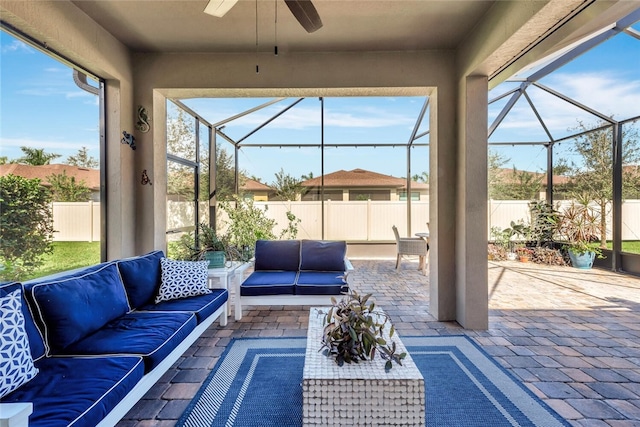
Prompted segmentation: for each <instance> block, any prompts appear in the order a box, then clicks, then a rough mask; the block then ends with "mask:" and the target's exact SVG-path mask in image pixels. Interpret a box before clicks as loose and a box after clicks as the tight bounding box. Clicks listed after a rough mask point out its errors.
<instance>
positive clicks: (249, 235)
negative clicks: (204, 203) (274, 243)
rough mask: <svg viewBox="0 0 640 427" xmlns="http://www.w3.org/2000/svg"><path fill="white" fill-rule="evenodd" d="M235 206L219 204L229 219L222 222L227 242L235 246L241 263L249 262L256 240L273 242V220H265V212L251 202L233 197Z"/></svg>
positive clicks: (226, 202) (226, 203) (274, 223)
mask: <svg viewBox="0 0 640 427" xmlns="http://www.w3.org/2000/svg"><path fill="white" fill-rule="evenodd" d="M233 200H234V201H235V206H233V205H232V204H231V203H230V202H229V201H225V202H222V203H220V208H221V209H222V210H223V211H225V212H226V214H227V216H228V217H229V220H228V221H225V222H224V224H223V225H224V226H226V227H227V233H228V235H229V242H230V243H231V244H232V245H233V246H235V252H236V253H237V255H238V256H239V258H238V259H240V260H241V261H249V260H250V259H251V258H253V252H254V250H255V247H256V241H258V240H274V239H275V238H276V236H275V234H273V228H274V227H275V226H276V222H275V220H273V219H271V218H267V216H266V213H265V212H266V210H267V209H268V207H265V210H262V209H260V208H258V207H256V206H255V205H254V204H253V200H248V199H242V198H240V197H238V196H235V195H234V196H233Z"/></svg>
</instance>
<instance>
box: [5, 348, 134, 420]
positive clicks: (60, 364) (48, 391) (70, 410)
mask: <svg viewBox="0 0 640 427" xmlns="http://www.w3.org/2000/svg"><path fill="white" fill-rule="evenodd" d="M36 367H37V368H38V369H39V370H40V373H39V374H38V375H36V377H35V378H34V379H32V380H31V381H29V382H28V383H27V384H25V385H23V386H22V387H20V388H19V389H17V390H16V391H14V392H13V393H10V394H8V395H7V396H5V397H4V398H3V399H2V402H3V403H12V402H33V414H32V415H31V416H30V417H29V426H30V427H50V426H69V425H73V426H74V427H85V426H86V427H94V426H96V425H97V424H98V423H99V422H100V420H102V419H103V418H104V417H105V415H107V414H108V413H109V412H110V411H111V410H112V409H113V408H114V407H115V406H116V405H117V404H118V403H119V402H120V401H121V400H122V398H123V397H124V396H125V395H126V394H127V393H129V391H131V389H133V387H134V386H135V385H136V384H137V383H138V381H140V379H141V378H142V376H143V375H144V362H143V361H142V358H141V357H119V356H114V357H50V358H45V359H41V360H38V361H37V362H36ZM88 374H89V375H88Z"/></svg>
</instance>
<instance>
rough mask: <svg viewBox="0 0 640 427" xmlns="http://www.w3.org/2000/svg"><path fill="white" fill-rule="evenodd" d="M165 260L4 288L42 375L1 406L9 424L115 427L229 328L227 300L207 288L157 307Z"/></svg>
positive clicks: (154, 257) (141, 259)
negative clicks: (212, 333)
mask: <svg viewBox="0 0 640 427" xmlns="http://www.w3.org/2000/svg"><path fill="white" fill-rule="evenodd" d="M163 257H164V254H163V253H162V252H161V251H154V252H151V253H149V254H146V255H143V256H138V257H133V258H128V259H123V260H119V261H113V262H107V263H103V264H99V265H95V266H91V267H88V268H84V269H81V270H79V271H74V272H69V273H66V274H60V275H56V276H53V277H45V278H41V279H38V280H35V281H31V282H26V283H24V284H22V283H9V284H3V285H0V300H2V301H3V304H4V303H5V302H7V301H9V302H13V303H14V307H15V303H17V302H19V306H20V307H21V314H22V316H21V317H22V318H23V319H24V321H23V326H24V331H25V332H26V337H27V339H28V347H29V349H30V353H31V358H32V359H33V361H34V362H33V367H35V369H37V374H35V376H34V377H33V378H32V379H30V380H28V381H27V382H26V383H24V384H22V385H20V386H19V387H18V388H17V389H15V390H13V391H10V392H9V393H8V394H6V395H5V396H4V397H2V399H1V400H0V423H2V422H7V424H6V425H12V426H13V425H24V426H26V425H29V426H71V425H72V426H91V427H94V426H112V425H115V424H116V423H117V422H118V421H119V420H120V419H121V418H122V417H123V416H124V415H125V414H126V413H127V412H128V411H129V409H131V408H132V407H133V405H134V404H135V403H136V402H137V401H138V400H139V399H140V398H141V397H142V396H144V394H145V393H146V392H147V391H148V390H149V389H150V388H151V387H152V386H153V384H155V382H156V381H157V380H158V379H159V378H160V377H161V376H162V375H163V374H164V373H165V372H166V371H167V369H169V368H170V367H171V366H172V365H173V364H174V363H175V362H176V360H178V358H179V357H180V356H181V355H182V354H183V353H184V351H185V350H186V349H188V348H189V347H190V346H191V344H192V343H193V342H194V341H195V340H196V339H197V338H198V337H199V336H200V335H201V334H202V333H203V332H204V331H205V330H206V329H207V328H208V327H209V326H210V325H211V324H212V323H213V322H214V321H215V320H216V319H217V318H220V323H221V324H222V325H223V326H224V325H226V321H227V300H228V296H229V294H228V291H227V290H226V289H208V286H207V285H208V283H206V282H205V285H204V286H205V287H207V289H205V290H204V291H205V292H206V291H209V292H207V293H202V294H200V295H196V296H190V297H184V298H175V299H168V300H165V301H162V302H159V303H156V296H157V294H158V292H159V288H160V285H161V283H162V284H163V286H164V283H165V274H166V270H165V269H164V265H165V262H166V260H163V261H162V267H161V259H162V258H163ZM174 263H175V262H174ZM199 267H201V266H199ZM198 271H199V273H198V277H199V278H200V279H201V275H202V268H200V270H198ZM185 276H188V275H185ZM204 277H205V281H206V280H207V279H206V277H207V276H206V267H204ZM186 279H187V280H186V281H185V284H184V286H185V287H187V288H188V287H189V286H191V285H192V283H190V282H189V279H190V278H188V277H187V278H186ZM200 279H199V280H200ZM198 285H199V286H202V283H199V284H198ZM181 286H182V285H181ZM16 291H17V292H16ZM200 291H202V289H200ZM16 297H19V300H18V299H16ZM11 298H13V299H11ZM5 308H6V307H5V306H4V305H3V310H5ZM16 311H17V310H16ZM17 317H18V318H20V316H17ZM4 320H5V313H4V312H3V321H4ZM4 356H5V355H3V357H4ZM31 410H32V411H33V412H32V413H31V414H30V416H29V413H30V411H31ZM26 416H29V417H28V423H27V420H26ZM21 418H22V420H21ZM9 423H13V424H9Z"/></svg>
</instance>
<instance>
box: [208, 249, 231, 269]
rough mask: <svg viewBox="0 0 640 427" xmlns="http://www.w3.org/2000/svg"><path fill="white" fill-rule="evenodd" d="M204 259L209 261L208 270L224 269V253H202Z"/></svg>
mask: <svg viewBox="0 0 640 427" xmlns="http://www.w3.org/2000/svg"><path fill="white" fill-rule="evenodd" d="M204 259H206V260H207V261H209V268H221V267H224V263H225V261H226V257H225V255H224V251H208V252H205V253H204Z"/></svg>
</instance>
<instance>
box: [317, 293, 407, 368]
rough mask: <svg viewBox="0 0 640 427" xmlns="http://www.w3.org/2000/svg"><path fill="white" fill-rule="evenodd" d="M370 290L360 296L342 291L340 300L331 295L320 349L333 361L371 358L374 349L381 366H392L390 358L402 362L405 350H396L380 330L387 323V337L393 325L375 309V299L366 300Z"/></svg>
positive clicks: (393, 344) (373, 356)
mask: <svg viewBox="0 0 640 427" xmlns="http://www.w3.org/2000/svg"><path fill="white" fill-rule="evenodd" d="M370 298H371V294H367V295H364V296H360V295H358V293H357V292H355V291H353V292H352V293H350V294H348V295H346V296H345V297H344V298H342V299H341V300H340V301H337V300H336V299H335V298H333V297H332V298H331V307H330V308H329V310H328V311H327V314H326V316H325V317H324V323H323V324H324V332H323V337H322V346H321V347H320V351H323V350H324V353H323V354H325V355H326V356H327V357H334V358H335V360H336V363H337V364H338V365H339V366H342V365H343V364H344V363H358V362H359V361H362V360H373V359H374V358H375V355H376V351H378V353H380V356H381V357H382V358H383V359H384V360H386V361H387V362H386V363H385V370H387V371H388V370H390V369H391V368H392V367H393V363H392V362H396V363H397V364H399V365H402V360H403V359H404V358H405V357H406V356H407V353H405V352H403V353H397V347H396V343H395V342H394V341H391V342H390V343H387V340H385V338H384V334H383V331H384V330H385V327H386V326H387V323H389V340H391V338H393V335H394V333H395V329H394V327H393V325H391V324H390V322H389V316H388V315H387V314H386V313H383V312H381V311H375V303H374V302H373V301H372V302H369V299H370Z"/></svg>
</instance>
